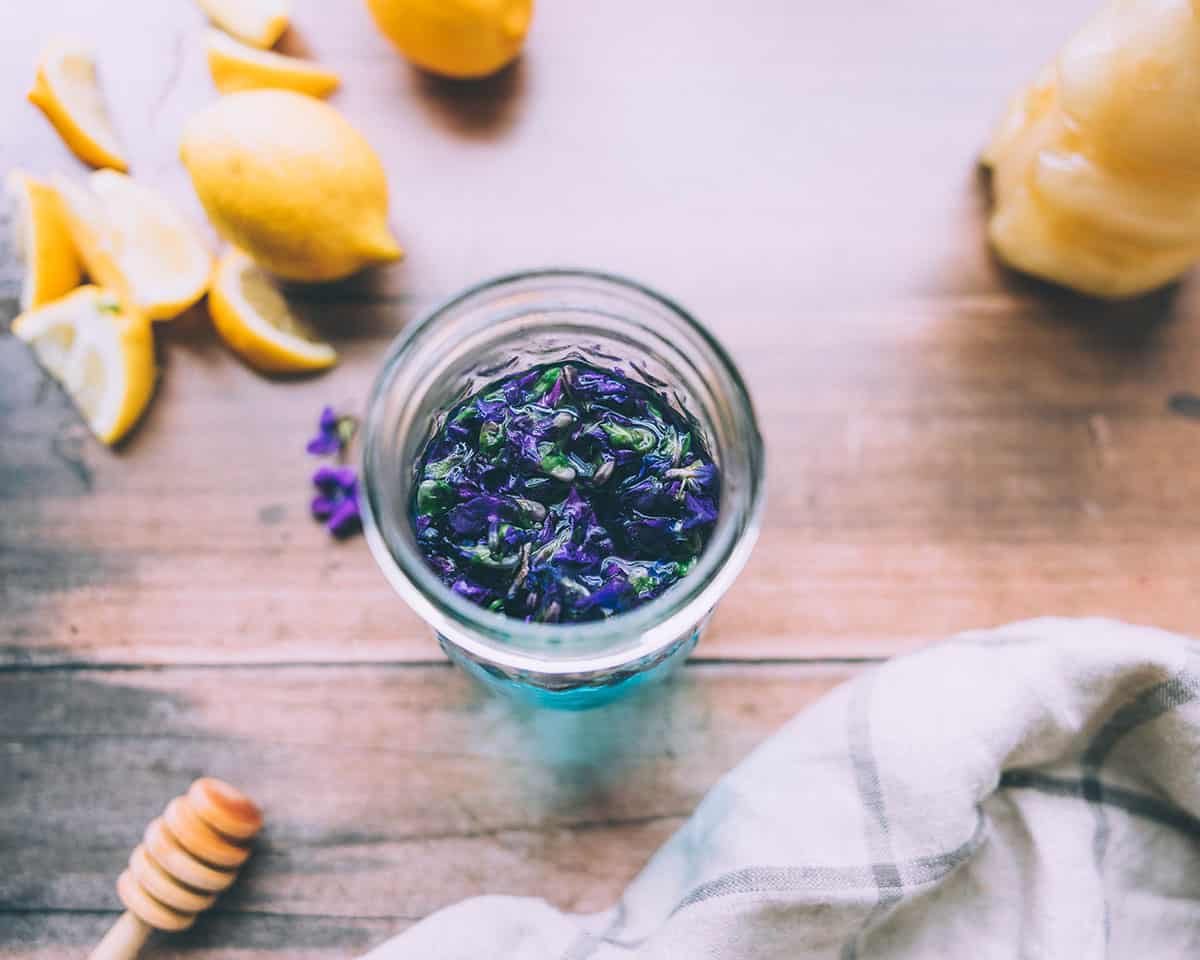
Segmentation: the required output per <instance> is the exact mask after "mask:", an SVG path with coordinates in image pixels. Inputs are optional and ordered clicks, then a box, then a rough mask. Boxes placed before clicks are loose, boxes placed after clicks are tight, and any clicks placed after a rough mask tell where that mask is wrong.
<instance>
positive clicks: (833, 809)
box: [369, 619, 1200, 960]
mask: <svg viewBox="0 0 1200 960" xmlns="http://www.w3.org/2000/svg"><path fill="white" fill-rule="evenodd" d="M369 956H370V958H371V960H409V958H413V960H415V958H418V957H419V958H421V960H460V958H461V960H467V958H470V960H478V958H480V957H487V958H490V960H501V958H503V960H509V958H511V960H543V958H544V960H585V958H587V960H632V958H637V960H649V958H659V960H701V958H722V960H741V958H745V960H751V958H753V960H775V958H779V960H784V958H787V960H797V958H806V960H807V958H823V957H830V958H838V960H853V958H873V957H879V958H882V957H886V958H889V960H906V958H914V960H915V958H922V960H924V958H958V957H963V958H966V957H969V958H972V960H990V958H996V960H1000V958H1004V960H1011V958H1013V957H1023V958H1064V960H1088V958H1100V957H1109V958H1120V957H1133V958H1136V960H1150V958H1153V960H1168V958H1183V957H1197V956H1200V644H1197V643H1196V642H1195V641H1191V640H1187V639H1185V638H1183V637H1178V636H1173V635H1171V634H1167V633H1163V632H1161V631H1157V630H1151V629H1146V628H1141V627H1133V626H1127V625H1124V624H1119V623H1114V622H1111V621H1104V620H1063V619H1044V620H1034V621H1029V622H1025V623H1018V624H1014V625H1012V626H1008V627H1004V628H1002V629H999V630H992V631H986V632H977V633H968V634H964V635H962V636H959V637H956V638H954V639H953V640H950V641H947V642H945V643H941V644H938V645H936V646H933V647H931V648H928V649H926V650H923V651H921V652H919V653H915V654H912V655H910V656H905V657H900V658H897V659H895V660H892V661H890V662H888V663H886V664H884V665H882V666H880V667H879V668H877V669H875V670H872V671H871V672H869V673H866V674H863V675H861V676H860V677H858V678H857V679H855V680H854V681H852V682H850V683H848V684H846V685H844V686H842V687H841V688H839V689H837V690H835V691H834V692H833V693H832V694H830V695H829V696H827V697H825V698H824V699H823V700H821V701H820V702H818V703H817V704H815V705H813V706H812V707H810V708H809V709H806V710H805V711H803V712H802V713H801V714H800V715H799V716H797V717H796V718H795V719H793V720H792V721H791V722H790V723H788V724H787V725H786V726H785V727H784V728H783V729H782V730H780V731H779V733H778V734H776V735H775V736H774V737H772V738H771V739H770V740H769V741H768V742H767V743H765V744H764V745H763V746H762V747H760V748H759V749H758V750H757V751H755V752H754V753H753V754H752V755H751V756H750V757H749V758H748V759H747V760H746V761H745V762H743V763H742V764H741V765H740V766H739V767H737V768H736V769H735V770H733V771H732V772H731V773H730V774H728V775H727V776H726V777H725V778H724V779H723V780H722V781H721V782H720V783H719V784H718V785H717V786H716V787H715V788H714V789H713V790H712V791H711V792H710V793H709V794H708V796H707V797H706V798H705V799H704V801H703V802H702V803H701V804H700V807H699V808H698V809H697V810H696V812H695V814H694V815H693V817H692V818H691V820H689V821H688V823H687V824H685V825H684V826H683V827H682V828H681V829H680V830H679V832H678V833H677V834H676V835H675V836H674V837H673V838H672V839H671V840H670V841H669V842H668V843H667V844H666V845H665V846H664V847H663V848H662V849H661V850H659V852H658V853H657V854H656V855H655V856H654V857H653V859H651V861H650V863H649V864H648V865H647V866H646V868H645V869H644V870H643V872H642V873H641V874H640V875H639V876H638V877H637V878H636V879H635V880H634V881H633V883H632V884H630V886H629V888H628V889H627V890H626V891H625V893H624V895H623V896H622V897H621V900H620V902H618V903H617V904H616V905H615V906H614V907H613V908H612V909H610V910H608V911H605V912H604V913H602V914H593V915H587V916H573V915H568V914H563V913H560V912H559V911H557V910H555V909H553V908H552V907H550V906H549V905H547V904H546V903H545V902H543V901H540V900H532V899H522V898H516V897H481V898H477V899H474V900H468V901H466V902H464V903H461V904H458V905H457V906H454V907H450V908H448V909H446V910H443V911H441V912H439V913H437V914H435V915H433V916H432V917H429V918H428V919H426V920H425V921H423V922H422V923H420V924H418V925H417V926H416V927H413V928H412V929H410V930H408V931H407V932H405V933H404V934H403V935H401V936H400V937H398V938H396V939H395V940H392V941H390V942H389V943H386V944H384V945H383V946H382V947H380V948H378V949H377V950H376V951H374V952H373V953H371V954H370V955H369Z"/></svg>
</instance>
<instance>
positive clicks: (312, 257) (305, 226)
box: [180, 90, 401, 282]
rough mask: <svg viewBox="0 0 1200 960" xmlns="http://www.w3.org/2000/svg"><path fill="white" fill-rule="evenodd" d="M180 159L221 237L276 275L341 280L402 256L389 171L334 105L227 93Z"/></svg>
mask: <svg viewBox="0 0 1200 960" xmlns="http://www.w3.org/2000/svg"><path fill="white" fill-rule="evenodd" d="M180 156H181V158H182V160H183V165H184V166H185V167H187V170H188V173H190V174H191V176H192V184H193V185H194V186H195V188H196V193H197V194H198V195H199V197H200V202H201V203H202V204H203V205H204V209H205V211H206V212H207V213H208V216H209V219H211V220H212V223H213V226H214V227H215V228H216V230H217V232H218V233H219V234H221V236H222V237H224V238H225V239H226V240H228V241H229V242H230V243H232V244H233V245H234V246H235V247H239V248H240V249H242V250H243V251H245V252H246V253H247V254H249V255H250V257H251V258H253V259H254V260H255V262H257V263H258V264H259V266H261V267H263V268H264V269H266V270H268V271H270V272H271V273H274V274H277V275H278V276H281V277H286V278H287V279H290V280H299V281H305V282H317V281H324V280H336V279H338V278H339V277H344V276H346V275H348V274H351V273H353V272H354V271H356V270H358V269H360V268H361V267H364V266H367V265H368V264H371V263H378V262H382V261H385V260H395V259H397V258H398V257H400V256H401V250H400V247H399V245H398V244H397V243H396V240H395V239H394V238H393V236H392V233H391V230H390V229H389V228H388V224H387V212H388V198H387V178H386V177H385V176H384V172H383V165H382V164H381V163H380V162H379V157H378V156H376V154H375V151H374V150H372V149H371V145H370V144H369V143H367V141H366V139H365V138H364V137H363V136H362V134H360V133H359V132H358V131H357V130H356V129H354V127H353V126H351V125H350V123H349V122H348V121H347V120H346V119H345V118H344V117H342V115H341V114H340V113H338V112H337V111H336V110H335V109H334V108H333V107H331V106H329V105H328V104H327V103H324V102H322V101H320V100H314V99H313V98H312V97H307V96H304V95H303V94H300V93H293V92H292V91H289V90H249V91H246V92H243V93H233V94H229V95H228V96H224V97H221V98H220V99H219V100H217V101H216V102H215V103H213V104H212V105H211V106H209V107H207V108H206V109H204V110H202V111H201V112H200V113H198V114H196V116H194V117H193V118H192V119H191V120H189V121H188V123H187V126H186V127H185V129H184V133H183V143H182V145H181V146H180Z"/></svg>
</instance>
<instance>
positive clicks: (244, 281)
mask: <svg viewBox="0 0 1200 960" xmlns="http://www.w3.org/2000/svg"><path fill="white" fill-rule="evenodd" d="M208 309H209V312H210V313H211V314H212V318H213V325H214V326H215V327H216V328H217V333H219V334H220V335H221V339H223V340H224V341H225V342H226V343H227V344H229V346H230V347H231V348H232V350H233V352H234V353H236V354H237V355H238V356H240V357H241V358H242V359H243V360H245V361H246V362H247V363H248V364H250V365H251V366H252V367H256V368H257V369H259V370H262V371H265V372H266V373H303V372H306V371H310V370H324V369H325V368H326V367H331V366H333V364H335V363H336V362H337V352H336V351H335V350H334V349H333V347H331V346H330V345H329V344H327V343H321V342H320V341H319V340H317V338H316V336H315V335H314V334H313V332H312V331H311V330H309V329H308V327H307V326H305V325H304V324H303V323H301V322H300V320H299V319H297V318H296V316H295V315H294V314H293V313H292V312H291V310H290V309H288V305H287V301H286V300H284V298H283V296H282V294H280V292H279V290H278V289H276V287H275V284H274V283H273V282H272V281H271V279H270V277H268V276H267V275H266V274H265V273H264V272H263V271H262V270H260V269H259V268H258V267H256V266H255V265H254V262H253V261H252V260H251V259H250V258H249V257H247V256H246V255H245V254H244V253H242V252H241V251H239V250H230V251H229V252H228V253H226V254H224V255H223V256H222V257H221V259H220V260H219V261H218V262H217V269H216V272H215V273H214V274H213V284H212V289H211V290H210V291H209V294H208Z"/></svg>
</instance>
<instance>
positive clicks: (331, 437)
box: [305, 407, 358, 457]
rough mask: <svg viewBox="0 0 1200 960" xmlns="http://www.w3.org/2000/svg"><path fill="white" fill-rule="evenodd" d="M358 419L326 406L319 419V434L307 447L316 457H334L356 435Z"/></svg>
mask: <svg viewBox="0 0 1200 960" xmlns="http://www.w3.org/2000/svg"><path fill="white" fill-rule="evenodd" d="M357 427H358V421H357V420H356V419H355V418H354V417H352V416H350V415H349V414H338V413H336V412H335V411H334V409H333V407H325V408H324V409H323V410H322V411H321V417H320V419H319V420H318V421H317V435H316V436H315V437H313V438H312V439H311V440H309V441H308V445H307V446H306V447H305V449H306V450H307V451H308V452H309V453H311V454H312V455H313V456H315V457H332V456H336V455H337V454H339V453H341V452H342V451H343V450H344V449H345V448H346V446H347V445H348V444H349V443H350V441H351V439H353V437H354V431H355V430H356V429H357Z"/></svg>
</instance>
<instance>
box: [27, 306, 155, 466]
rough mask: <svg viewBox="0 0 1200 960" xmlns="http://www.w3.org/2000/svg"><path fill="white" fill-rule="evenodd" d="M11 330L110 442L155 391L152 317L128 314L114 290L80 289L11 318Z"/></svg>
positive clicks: (98, 433) (123, 431) (120, 434)
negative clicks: (27, 345)
mask: <svg viewBox="0 0 1200 960" xmlns="http://www.w3.org/2000/svg"><path fill="white" fill-rule="evenodd" d="M12 332H13V333H14V334H15V335H16V336H17V337H18V338H19V339H21V340H24V341H25V342H26V343H28V344H29V345H30V346H31V347H32V348H33V353H34V355H35V356H36V357H37V359H38V363H40V364H41V365H42V367H43V368H44V369H45V370H46V372H47V373H49V374H50V376H52V377H53V378H54V379H55V380H57V381H58V382H59V383H61V384H62V385H63V388H64V389H65V390H66V391H67V393H68V394H69V395H70V397H71V400H72V401H73V402H74V403H75V406H76V407H78V408H79V412H80V413H81V414H83V419H84V420H86V421H87V425H88V427H90V428H91V431H92V433H94V434H95V435H96V436H97V437H99V438H100V439H101V440H102V441H104V442H105V443H116V442H117V441H118V440H120V439H121V437H123V436H124V435H125V434H126V433H128V432H129V429H130V428H131V427H132V426H133V425H134V424H135V423H137V421H138V418H139V417H140V416H141V415H142V412H143V411H144V410H145V409H146V405H147V404H149V402H150V397H151V395H152V394H153V393H154V376H155V374H154V336H153V334H152V333H151V330H150V321H148V320H146V319H145V318H144V317H141V316H139V315H137V314H135V313H130V312H129V311H128V310H127V309H126V308H125V307H123V306H122V305H121V301H120V300H119V299H118V297H117V296H116V294H114V293H112V292H111V291H108V290H102V289H101V288H100V287H93V286H87V287H79V288H78V289H77V290H75V291H74V292H73V293H69V294H67V296H65V297H62V298H61V299H59V300H55V301H54V302H53V303H49V304H47V305H46V306H44V307H38V308H37V309H35V310H30V311H28V312H26V313H23V314H21V315H20V316H19V317H17V318H16V319H15V320H14V321H13V324H12Z"/></svg>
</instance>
